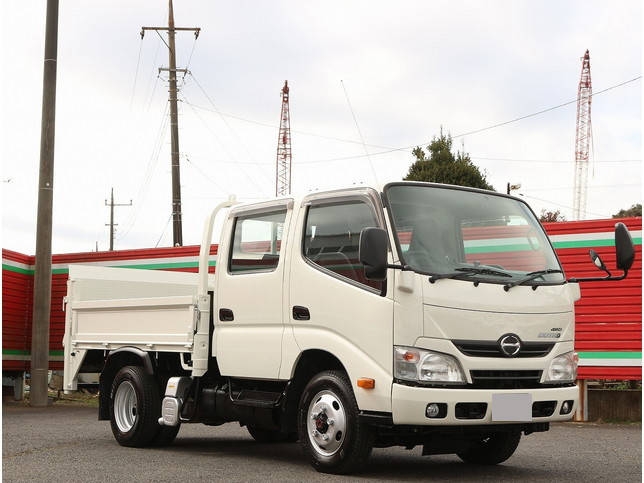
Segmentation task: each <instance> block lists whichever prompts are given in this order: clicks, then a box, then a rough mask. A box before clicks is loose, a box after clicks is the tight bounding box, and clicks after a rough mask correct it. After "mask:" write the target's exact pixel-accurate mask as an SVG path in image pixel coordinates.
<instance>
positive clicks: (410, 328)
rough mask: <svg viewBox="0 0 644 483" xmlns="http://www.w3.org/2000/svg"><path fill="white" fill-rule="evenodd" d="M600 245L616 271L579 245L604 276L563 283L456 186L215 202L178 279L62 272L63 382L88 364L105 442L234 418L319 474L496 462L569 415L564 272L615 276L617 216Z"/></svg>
mask: <svg viewBox="0 0 644 483" xmlns="http://www.w3.org/2000/svg"><path fill="white" fill-rule="evenodd" d="M223 209H225V210H224V212H226V213H227V214H226V218H225V220H224V224H223V228H222V231H221V239H220V241H219V248H218V253H217V261H216V272H215V273H214V274H209V273H208V256H209V253H210V249H211V243H212V233H213V224H214V221H215V217H216V215H217V213H219V212H222V210H223ZM616 254H617V268H619V269H621V270H622V272H623V275H621V276H619V277H616V276H612V275H611V274H610V272H608V270H607V269H606V267H605V266H604V264H603V262H602V261H601V259H599V257H598V256H597V255H596V254H594V253H591V256H592V258H593V261H594V262H595V264H596V265H597V267H598V268H601V269H602V270H604V271H606V272H607V274H608V275H607V276H604V277H596V278H591V279H583V280H572V279H571V280H566V277H565V276H564V273H563V272H562V269H561V265H560V263H559V261H558V259H557V256H556V254H555V252H554V250H553V248H552V245H551V243H550V241H549V239H548V237H547V236H546V233H545V231H544V230H543V228H542V226H541V225H540V224H539V221H538V219H537V217H536V216H535V215H534V213H533V212H532V210H531V209H530V208H529V206H528V205H527V204H526V203H525V202H524V201H523V200H522V199H520V198H514V197H511V196H506V195H503V194H499V193H495V192H490V191H484V190H477V189H471V188H464V187H459V186H450V185H440V184H430V183H413V182H394V183H390V184H387V185H385V186H384V187H382V188H380V189H378V188H375V187H367V186H360V187H351V188H347V189H342V190H334V191H327V192H318V193H314V194H309V195H307V196H304V197H302V198H297V197H284V198H278V199H274V200H271V201H266V202H262V203H252V204H237V203H235V202H234V199H233V198H231V199H230V200H229V201H227V202H224V203H222V204H220V205H219V206H218V207H217V208H216V209H215V210H214V211H213V212H212V214H211V215H210V216H209V217H208V218H207V220H206V223H205V228H204V231H203V239H202V245H201V253H200V261H199V273H198V274H192V273H174V272H163V271H147V270H133V269H121V268H100V267H91V266H72V267H70V274H69V282H68V288H67V297H66V299H65V300H66V323H65V337H64V347H65V371H64V388H65V390H67V391H72V390H75V389H76V385H77V379H78V376H79V374H80V373H86V372H94V373H96V372H100V404H99V411H98V412H99V419H101V420H110V422H111V427H112V431H113V433H114V437H115V438H116V440H117V441H118V442H119V443H120V444H121V445H124V446H134V447H142V446H149V445H165V444H169V443H171V442H172V441H173V440H174V438H175V436H176V435H177V432H178V431H179V428H180V425H181V424H182V423H197V422H199V423H203V424H206V425H211V426H217V425H221V424H223V423H226V422H231V421H238V422H239V423H240V424H241V425H242V426H244V425H245V426H247V428H248V431H249V432H250V434H251V435H252V437H253V438H255V439H256V440H258V441H261V442H287V441H296V440H299V442H300V444H301V445H302V447H303V449H304V451H305V453H306V454H307V455H308V457H309V458H310V460H311V462H312V464H313V466H314V467H315V469H317V470H318V471H322V472H330V473H348V472H351V471H356V470H358V469H359V468H360V467H361V466H362V465H364V463H365V461H366V460H367V458H368V456H369V454H370V452H371V449H372V447H374V446H375V447H387V446H394V445H402V446H405V447H407V448H413V447H414V446H416V445H422V446H423V454H424V455H431V454H453V453H455V454H457V455H458V456H459V457H460V458H461V459H462V460H464V461H465V462H467V463H475V464H497V463H500V462H502V461H505V460H506V459H507V458H509V457H510V456H511V455H512V454H513V452H514V451H515V449H516V448H517V445H518V444H519V440H520V438H521V435H522V434H526V435H527V434H530V433H533V432H539V431H547V430H548V429H549V423H550V422H553V421H565V420H568V419H570V418H571V417H572V415H573V413H574V411H575V410H576V407H577V405H578V390H577V387H576V386H575V380H576V370H577V358H576V354H575V352H574V320H575V319H574V302H575V301H576V300H577V299H578V298H579V297H580V288H579V284H578V282H579V281H586V280H587V281H592V280H615V279H621V278H624V277H625V276H626V273H627V272H628V269H629V268H630V266H631V264H632V263H633V258H634V250H633V246H632V241H631V239H630V234H629V233H628V230H627V229H626V227H625V226H624V225H622V224H617V225H616Z"/></svg>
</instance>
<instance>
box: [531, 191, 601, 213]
mask: <svg viewBox="0 0 644 483" xmlns="http://www.w3.org/2000/svg"><path fill="white" fill-rule="evenodd" d="M521 196H523V197H524V198H530V199H532V200H537V201H542V202H544V203H550V204H553V205H556V206H561V207H562V208H567V209H569V210H574V208H573V207H572V206H568V205H562V204H561V203H557V202H556V201H551V200H545V199H543V198H537V197H536V196H529V195H524V194H521ZM586 213H587V214H589V215H595V216H599V217H600V218H610V216H606V215H602V214H600V213H593V212H592V211H588V210H586Z"/></svg>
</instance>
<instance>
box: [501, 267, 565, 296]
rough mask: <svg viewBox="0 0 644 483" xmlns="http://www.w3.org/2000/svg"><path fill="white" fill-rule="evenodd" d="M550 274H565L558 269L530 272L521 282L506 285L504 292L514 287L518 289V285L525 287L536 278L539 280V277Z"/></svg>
mask: <svg viewBox="0 0 644 483" xmlns="http://www.w3.org/2000/svg"><path fill="white" fill-rule="evenodd" d="M548 273H563V272H562V271H561V270H559V269H558V268H548V269H546V270H537V271H536V272H530V273H527V274H526V277H525V278H522V279H521V280H516V281H514V282H510V283H506V284H505V285H504V286H503V290H505V291H506V292H507V291H508V290H510V289H511V288H512V287H516V286H517V285H523V284H524V283H526V282H529V281H531V280H534V279H535V278H539V277H542V276H544V275H547V274H548ZM535 287H536V286H535ZM535 287H533V288H535Z"/></svg>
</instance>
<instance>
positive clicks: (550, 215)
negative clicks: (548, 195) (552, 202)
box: [539, 209, 566, 223]
mask: <svg viewBox="0 0 644 483" xmlns="http://www.w3.org/2000/svg"><path fill="white" fill-rule="evenodd" d="M539 221H540V222H541V223H552V222H554V221H566V217H565V216H563V215H562V214H561V211H560V210H557V211H546V210H545V209H543V210H541V216H540V217H539Z"/></svg>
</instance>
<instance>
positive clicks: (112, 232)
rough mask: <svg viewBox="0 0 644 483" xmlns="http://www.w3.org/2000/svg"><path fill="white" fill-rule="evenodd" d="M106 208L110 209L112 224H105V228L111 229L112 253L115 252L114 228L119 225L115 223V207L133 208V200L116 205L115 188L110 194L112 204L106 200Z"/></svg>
mask: <svg viewBox="0 0 644 483" xmlns="http://www.w3.org/2000/svg"><path fill="white" fill-rule="evenodd" d="M105 206H109V207H110V222H109V223H105V226H109V227H110V251H113V250H114V227H115V226H118V223H114V207H115V206H132V200H130V202H129V203H114V188H112V192H111V194H110V202H109V203H108V202H107V200H105ZM96 251H98V242H96Z"/></svg>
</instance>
